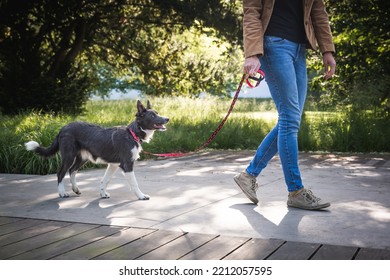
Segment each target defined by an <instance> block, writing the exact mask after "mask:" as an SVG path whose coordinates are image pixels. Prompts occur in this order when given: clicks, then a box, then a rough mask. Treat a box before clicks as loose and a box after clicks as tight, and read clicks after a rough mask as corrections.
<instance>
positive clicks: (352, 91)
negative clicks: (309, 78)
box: [310, 0, 390, 110]
mask: <svg viewBox="0 0 390 280" xmlns="http://www.w3.org/2000/svg"><path fill="white" fill-rule="evenodd" d="M327 6H328V7H329V8H328V10H329V13H330V16H331V23H332V29H333V34H334V41H335V45H336V60H337V64H338V65H337V76H336V77H335V79H333V80H332V82H330V83H327V84H326V87H323V86H322V85H323V81H322V80H321V79H319V78H317V79H314V80H313V87H312V90H313V92H316V93H317V98H318V99H322V102H323V103H326V104H328V105H329V104H332V105H337V104H338V105H349V106H352V107H354V108H355V109H375V108H376V109H381V110H383V109H387V110H388V109H390V104H389V97H390V96H389V95H390V92H389V89H390V55H389V51H390V2H389V1H388V0H355V1H347V0H342V1H340V0H328V1H327ZM310 62H311V63H310V66H311V69H312V70H313V71H314V74H313V75H314V76H317V77H320V76H319V75H317V74H318V72H319V71H322V65H321V61H320V60H319V59H318V58H315V57H312V58H311V61H310ZM326 88H327V89H326ZM321 93H322V94H321Z"/></svg>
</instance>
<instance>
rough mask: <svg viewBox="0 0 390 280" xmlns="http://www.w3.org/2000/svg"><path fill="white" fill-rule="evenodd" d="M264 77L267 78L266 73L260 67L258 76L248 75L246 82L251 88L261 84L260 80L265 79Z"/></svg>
mask: <svg viewBox="0 0 390 280" xmlns="http://www.w3.org/2000/svg"><path fill="white" fill-rule="evenodd" d="M264 78H265V73H264V72H263V71H262V70H260V69H259V70H257V74H256V76H248V78H246V83H247V85H248V86H249V87H250V88H255V87H257V86H258V85H260V82H261V81H262V80H264ZM251 80H253V81H251Z"/></svg>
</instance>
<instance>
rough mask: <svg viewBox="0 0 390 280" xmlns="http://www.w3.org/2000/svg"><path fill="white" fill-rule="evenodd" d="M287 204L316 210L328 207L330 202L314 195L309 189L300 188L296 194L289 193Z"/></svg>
mask: <svg viewBox="0 0 390 280" xmlns="http://www.w3.org/2000/svg"><path fill="white" fill-rule="evenodd" d="M287 205H288V206H290V207H295V208H301V209H306V210H318V209H322V208H326V207H329V206H330V203H329V202H324V201H322V200H321V198H318V197H316V196H315V195H314V194H313V192H312V191H311V190H307V189H302V190H301V191H298V193H296V194H292V193H289V195H288V200H287Z"/></svg>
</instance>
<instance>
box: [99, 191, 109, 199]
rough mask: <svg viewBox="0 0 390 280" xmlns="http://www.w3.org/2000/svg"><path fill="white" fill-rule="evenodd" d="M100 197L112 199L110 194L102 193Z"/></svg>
mask: <svg viewBox="0 0 390 280" xmlns="http://www.w3.org/2000/svg"><path fill="white" fill-rule="evenodd" d="M100 197H101V198H110V194H109V193H108V192H104V191H101V192H100Z"/></svg>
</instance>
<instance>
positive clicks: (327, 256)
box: [311, 245, 358, 260]
mask: <svg viewBox="0 0 390 280" xmlns="http://www.w3.org/2000/svg"><path fill="white" fill-rule="evenodd" d="M357 250H358V248H354V247H347V246H335V245H323V246H321V248H320V249H319V250H318V251H317V252H316V253H315V255H314V256H313V257H312V258H311V260H352V258H353V256H354V255H355V253H356V251H357Z"/></svg>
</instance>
